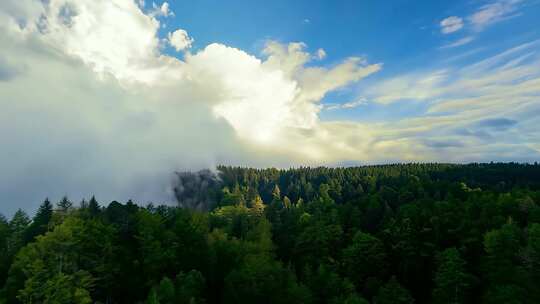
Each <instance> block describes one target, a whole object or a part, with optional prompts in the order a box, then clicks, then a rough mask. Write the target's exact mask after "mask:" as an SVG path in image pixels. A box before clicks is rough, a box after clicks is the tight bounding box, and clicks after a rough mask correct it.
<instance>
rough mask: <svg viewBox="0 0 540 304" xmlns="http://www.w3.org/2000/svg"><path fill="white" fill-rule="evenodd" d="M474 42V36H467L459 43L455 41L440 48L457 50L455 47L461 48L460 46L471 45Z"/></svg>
mask: <svg viewBox="0 0 540 304" xmlns="http://www.w3.org/2000/svg"><path fill="white" fill-rule="evenodd" d="M473 40H474V37H473V36H467V37H463V38H461V39H459V40H457V41H454V42H452V43H449V44H445V45H443V46H441V47H440V48H441V49H449V48H455V47H459V46H463V45H466V44H469V43H470V42H472V41H473Z"/></svg>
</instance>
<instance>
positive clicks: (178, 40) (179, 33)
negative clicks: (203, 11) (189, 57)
mask: <svg viewBox="0 0 540 304" xmlns="http://www.w3.org/2000/svg"><path fill="white" fill-rule="evenodd" d="M167 37H168V39H169V40H168V42H169V44H170V45H171V46H173V47H174V48H175V49H176V51H177V52H180V51H183V50H185V49H189V48H191V44H192V43H193V41H194V40H193V38H191V37H189V35H188V33H187V32H186V31H185V30H183V29H177V30H176V31H174V32H172V33H169V34H168V36H167Z"/></svg>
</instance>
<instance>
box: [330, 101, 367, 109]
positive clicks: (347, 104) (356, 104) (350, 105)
mask: <svg viewBox="0 0 540 304" xmlns="http://www.w3.org/2000/svg"><path fill="white" fill-rule="evenodd" d="M366 103H367V99H365V98H359V99H357V100H355V101H349V102H345V103H336V104H327V105H326V106H325V107H324V108H325V109H326V110H329V111H332V110H342V109H354V108H357V107H359V106H361V105H364V104H366Z"/></svg>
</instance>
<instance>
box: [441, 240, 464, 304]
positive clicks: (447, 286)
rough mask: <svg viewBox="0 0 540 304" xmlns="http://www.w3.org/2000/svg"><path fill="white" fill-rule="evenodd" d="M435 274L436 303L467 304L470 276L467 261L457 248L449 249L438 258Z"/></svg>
mask: <svg viewBox="0 0 540 304" xmlns="http://www.w3.org/2000/svg"><path fill="white" fill-rule="evenodd" d="M437 264H438V266H437V273H436V274H435V289H434V290H433V301H434V302H435V303H449V304H450V303H454V304H457V303H465V302H466V301H465V299H466V295H467V289H468V288H469V286H470V275H468V274H467V272H466V270H465V261H464V260H463V259H462V258H461V256H460V254H459V251H457V249H456V248H449V249H446V250H445V251H443V252H441V253H440V254H439V256H438V263H437Z"/></svg>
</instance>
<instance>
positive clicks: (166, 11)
mask: <svg viewBox="0 0 540 304" xmlns="http://www.w3.org/2000/svg"><path fill="white" fill-rule="evenodd" d="M141 6H142V7H144V1H143V2H142V5H141ZM150 15H151V16H153V17H169V16H173V17H174V12H173V11H171V9H170V8H169V3H168V2H163V3H162V4H161V5H160V6H158V5H157V4H156V3H155V2H152V10H151V11H150Z"/></svg>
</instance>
